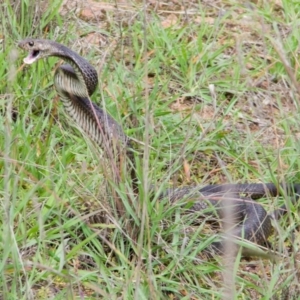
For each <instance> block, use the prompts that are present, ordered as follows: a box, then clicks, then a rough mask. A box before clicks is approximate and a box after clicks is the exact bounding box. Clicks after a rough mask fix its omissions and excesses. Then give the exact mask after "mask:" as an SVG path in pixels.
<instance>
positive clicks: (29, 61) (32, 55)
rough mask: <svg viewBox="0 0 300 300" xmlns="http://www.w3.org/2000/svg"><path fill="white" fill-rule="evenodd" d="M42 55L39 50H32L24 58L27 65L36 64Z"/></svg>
mask: <svg viewBox="0 0 300 300" xmlns="http://www.w3.org/2000/svg"><path fill="white" fill-rule="evenodd" d="M39 55H40V51H39V50H32V51H30V52H29V54H28V56H27V57H25V58H24V63H25V64H28V65H30V64H32V63H34V62H35V61H36V60H38V58H39Z"/></svg>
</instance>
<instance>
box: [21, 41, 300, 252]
mask: <svg viewBox="0 0 300 300" xmlns="http://www.w3.org/2000/svg"><path fill="white" fill-rule="evenodd" d="M18 46H19V47H20V48H21V49H23V50H26V51H28V52H29V54H28V56H27V57H26V58H25V59H24V62H25V63H26V64H32V63H34V62H35V61H37V60H39V59H41V58H47V57H50V56H55V57H58V58H61V59H63V60H64V61H66V62H67V63H68V64H64V65H61V66H60V67H58V68H57V70H56V72H55V75H54V85H55V88H56V91H57V93H58V94H59V96H60V98H61V101H62V103H63V105H64V109H65V111H66V113H67V114H68V115H69V116H70V117H71V118H72V119H73V121H74V122H75V123H76V124H77V125H78V126H79V127H80V128H81V129H82V130H83V131H84V132H85V133H86V134H87V135H88V136H89V137H90V138H91V140H93V141H94V142H95V143H96V144H97V145H98V146H99V147H101V148H102V149H103V150H104V152H105V153H107V154H109V155H111V157H116V158H117V160H118V159H119V157H120V156H121V155H122V153H125V154H126V156H129V157H131V159H132V152H131V151H130V149H131V143H130V139H129V138H128V137H127V136H126V134H125V133H124V131H123V129H122V127H121V126H120V125H119V124H118V123H117V122H116V121H115V120H114V119H113V118H112V117H111V116H110V115H109V114H108V113H106V112H105V111H104V110H102V109H101V108H99V107H98V106H97V105H96V104H94V103H93V102H92V101H91V99H90V97H91V95H92V94H93V93H94V91H95V89H96V88H97V86H98V74H97V72H96V70H95V69H94V68H93V67H92V66H91V65H90V64H89V63H88V61H87V60H85V59H84V58H83V57H81V56H80V55H78V54H77V53H76V52H74V51H72V50H71V49H69V48H67V47H66V46H64V45H62V44H59V43H57V42H54V41H51V40H43V39H32V38H28V39H25V40H22V41H20V42H19V44H18ZM112 150H113V151H112ZM124 151H125V152H124ZM281 191H283V194H284V196H286V195H288V196H293V197H296V198H297V199H298V196H295V195H299V194H300V184H288V185H282V186H281V187H278V186H276V185H275V184H273V183H266V184H255V183H254V184H225V185H208V186H205V187H202V188H201V187H182V188H176V189H168V190H167V191H165V192H164V193H163V195H161V198H162V197H168V198H169V200H170V202H171V203H174V202H177V201H178V200H181V199H187V200H188V201H193V202H192V203H193V205H192V207H191V208H190V211H192V212H196V211H197V212H199V211H200V212H201V211H203V210H205V209H206V208H207V207H209V206H213V207H214V208H215V210H216V211H217V214H218V215H219V217H220V218H223V217H224V211H225V207H226V205H227V204H226V203H227V202H228V201H227V200H226V198H228V199H230V200H234V207H233V209H232V212H231V216H233V220H232V221H233V223H234V224H235V225H236V226H235V228H234V230H233V235H234V236H237V237H243V238H244V239H246V240H249V241H253V242H256V243H257V244H258V245H266V243H267V239H268V237H269V235H270V234H271V231H272V226H271V216H270V215H269V214H267V212H266V211H265V209H264V208H263V207H262V205H260V204H259V203H257V202H255V201H254V200H255V199H259V198H262V197H264V196H267V195H268V196H277V195H279V194H280V192H281ZM231 203H232V201H231ZM213 246H214V248H215V249H216V250H217V251H218V252H222V248H223V242H214V243H213Z"/></svg>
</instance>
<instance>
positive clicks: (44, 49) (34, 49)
mask: <svg viewBox="0 0 300 300" xmlns="http://www.w3.org/2000/svg"><path fill="white" fill-rule="evenodd" d="M50 42H51V41H47V42H46V40H39V39H32V38H29V39H25V40H22V41H20V42H19V43H18V46H19V47H20V48H21V49H23V50H27V51H28V52H29V54H28V56H27V57H25V58H24V60H23V61H24V63H25V64H32V63H34V62H35V61H37V60H39V59H41V58H43V57H46V56H49V50H50V45H51V43H50Z"/></svg>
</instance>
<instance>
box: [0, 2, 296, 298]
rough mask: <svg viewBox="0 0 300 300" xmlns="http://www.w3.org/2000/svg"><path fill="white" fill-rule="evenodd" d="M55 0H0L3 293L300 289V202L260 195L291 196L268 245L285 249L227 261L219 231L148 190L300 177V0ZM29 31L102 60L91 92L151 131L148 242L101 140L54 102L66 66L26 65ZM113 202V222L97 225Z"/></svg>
mask: <svg viewBox="0 0 300 300" xmlns="http://www.w3.org/2000/svg"><path fill="white" fill-rule="evenodd" d="M46 2H47V1H46ZM48 2H49V3H45V1H40V0H36V1H26V0H16V1H9V0H3V1H2V3H1V4H0V14H1V28H0V39H1V44H0V46H1V48H2V49H1V50H2V51H0V59H1V62H2V64H1V66H0V112H1V113H0V118H1V122H0V145H1V148H0V151H1V152H0V171H1V173H0V174H1V176H0V203H1V206H0V211H1V215H2V218H1V221H0V228H1V235H0V236H1V238H0V255H1V257H2V260H1V262H0V273H1V278H0V286H1V288H0V295H1V296H0V298H1V299H66V298H67V299H109V298H110V299H221V298H223V299H249V298H252V299H298V298H299V296H300V291H299V276H300V274H299V259H300V257H299V228H298V227H297V224H299V213H298V212H299V204H298V203H295V204H293V203H291V202H290V201H289V200H290V199H288V198H285V199H283V198H278V199H271V198H270V199H268V198H267V199H262V200H261V203H263V205H264V206H265V208H266V209H267V210H268V211H272V210H273V209H274V208H277V207H279V206H280V205H281V204H282V203H283V202H287V203H288V204H289V208H290V209H289V214H288V216H287V217H286V218H282V219H281V220H280V221H279V222H274V227H275V234H274V236H273V237H272V239H271V242H272V244H273V245H274V247H275V248H276V249H278V250H279V251H280V253H281V254H282V256H281V258H280V259H278V260H277V261H271V260H266V259H264V260H263V259H260V258H253V259H252V260H251V261H250V260H245V259H242V258H241V256H240V255H238V256H237V257H236V259H235V261H234V263H233V264H232V265H231V266H228V265H226V263H224V260H223V258H222V257H215V258H214V259H213V260H212V259H207V258H206V257H205V256H203V254H202V252H201V251H202V250H203V249H204V248H205V247H206V246H207V245H208V244H209V243H210V242H211V241H212V239H213V237H214V236H215V234H214V232H212V231H211V229H210V226H206V225H205V223H204V222H203V223H200V224H198V225H195V224H194V221H195V218H196V217H197V216H191V215H186V214H183V213H182V209H180V207H179V206H176V205H174V206H170V204H169V203H168V202H167V201H158V200H157V196H154V197H150V196H149V195H148V194H149V193H148V192H147V186H149V185H150V184H153V183H155V186H156V187H157V189H158V190H160V191H162V190H163V189H165V188H167V187H169V186H184V185H195V184H197V185H201V186H203V185H207V184H211V183H225V182H283V181H286V182H298V181H300V173H299V170H300V168H299V165H300V160H299V155H300V150H299V149H300V147H299V137H300V136H299V132H300V125H299V124H300V117H299V92H300V85H299V83H297V82H298V80H299V74H298V73H299V72H298V69H299V59H298V56H299V40H300V30H299V26H300V24H299V19H300V4H299V3H298V1H290V0H282V1H254V2H251V3H250V2H249V3H247V4H241V2H240V1H235V0H231V1H230V0H226V1H221V3H220V2H218V1H213V2H212V3H208V2H206V1H199V3H198V1H175V0H174V1H166V3H162V2H161V1H157V2H156V1H151V2H150V1H149V3H148V1H145V3H142V2H140V1H138V0H136V1H135V2H133V1H132V2H130V3H129V1H128V3H127V2H126V4H124V2H120V3H118V2H114V1H112V2H108V1H107V2H104V1H102V2H93V1H90V2H87V4H85V7H84V8H82V9H79V10H78V9H76V6H74V8H72V7H71V8H69V7H68V9H67V8H66V5H71V4H70V3H69V4H68V1H67V4H66V3H65V4H64V5H62V3H61V1H60V0H56V1H48ZM50 2H51V3H50ZM73 2H74V1H72V3H73ZM75 2H76V1H75ZM75 2H74V3H75ZM78 5H79V3H78ZM89 8H91V9H90V10H89ZM27 36H33V37H39V38H48V39H53V40H56V41H58V42H60V43H63V44H65V45H68V46H69V47H70V48H72V49H74V50H75V51H77V52H79V53H81V55H82V56H84V57H86V58H87V59H88V60H89V61H90V62H91V63H92V64H93V65H94V66H96V68H97V70H98V71H99V76H100V84H99V90H98V91H97V93H96V94H95V95H93V100H94V101H95V102H96V103H98V104H99V105H100V106H101V107H103V108H105V109H106V110H107V111H108V112H109V113H110V114H111V115H112V116H113V117H114V118H115V119H116V120H118V122H120V124H122V125H123V128H124V130H125V131H126V133H127V134H128V135H129V136H130V137H132V138H133V139H135V140H136V141H139V142H137V143H136V144H137V148H138V150H137V151H139V152H140V153H142V155H143V157H144V158H143V159H141V160H138V168H139V177H140V180H141V181H142V182H143V184H142V185H141V187H140V195H139V199H138V201H139V203H140V204H141V205H136V207H128V215H130V216H131V217H133V218H136V223H137V224H138V225H139V226H140V227H139V228H140V231H139V237H138V241H137V245H136V244H135V243H133V242H132V241H131V240H130V238H129V237H128V236H127V235H126V234H124V231H123V230H122V228H123V226H124V223H125V222H126V220H124V219H121V220H118V219H117V218H114V215H113V209H112V208H111V207H106V206H105V205H104V203H106V198H107V197H109V194H107V189H106V185H107V183H106V180H107V177H106V175H107V174H106V172H105V171H106V170H107V165H106V164H105V162H103V159H102V158H101V157H102V156H101V153H100V152H99V149H97V148H96V147H95V146H94V145H93V144H92V143H91V142H90V141H89V140H88V138H86V137H85V136H84V135H82V134H81V133H80V131H79V130H78V129H76V128H74V127H73V126H71V125H70V122H69V120H68V118H67V117H66V116H65V114H64V110H63V108H62V107H61V105H59V101H57V100H58V99H57V97H56V93H55V90H54V88H53V74H54V69H55V67H56V64H57V62H58V60H57V59H55V58H51V59H48V60H43V61H41V62H39V63H37V64H35V65H32V66H24V65H23V63H22V59H23V57H25V56H26V55H27V54H24V53H20V54H19V55H18V52H17V49H16V42H17V41H18V40H20V39H22V38H24V37H27ZM128 181H129V178H128ZM127 183H128V182H126V181H125V182H123V183H122V184H121V186H120V187H118V188H117V189H118V192H119V193H120V194H122V192H124V191H125V187H126V185H127ZM145 187H146V189H145ZM157 195H158V193H157ZM106 210H107V211H108V213H107V214H108V215H109V218H111V222H110V223H109V224H106V223H92V222H91V219H92V218H93V217H94V216H96V215H97V214H99V213H100V212H99V211H101V212H103V211H106Z"/></svg>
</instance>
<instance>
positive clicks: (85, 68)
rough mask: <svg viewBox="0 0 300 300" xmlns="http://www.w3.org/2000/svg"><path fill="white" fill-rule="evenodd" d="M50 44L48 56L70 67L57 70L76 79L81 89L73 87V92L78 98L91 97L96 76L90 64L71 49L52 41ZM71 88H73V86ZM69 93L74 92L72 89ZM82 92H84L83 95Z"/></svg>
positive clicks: (95, 84) (95, 86) (96, 83)
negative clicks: (62, 61)
mask: <svg viewBox="0 0 300 300" xmlns="http://www.w3.org/2000/svg"><path fill="white" fill-rule="evenodd" d="M50 42H51V44H50V48H49V53H48V56H55V57H59V58H61V59H63V60H64V61H65V62H67V63H68V64H69V65H70V66H71V67H70V66H69V65H63V66H61V67H60V68H59V70H62V71H63V72H65V73H66V75H68V76H69V77H70V78H76V77H77V79H78V82H80V85H81V87H80V88H81V89H80V90H79V91H78V87H79V86H76V87H75V90H77V91H78V96H82V97H88V96H91V95H92V94H93V93H94V92H95V90H96V88H97V86H98V74H97V71H96V70H95V68H94V67H93V66H92V65H90V63H89V62H88V61H87V60H86V59H84V58H83V57H81V56H80V55H79V54H77V53H76V52H74V51H72V50H71V49H69V48H67V47H66V46H64V45H61V44H59V43H56V42H53V41H50ZM83 83H84V84H83ZM71 87H72V88H74V86H71ZM71 91H72V92H74V89H72V90H71ZM84 92H86V93H85V95H84Z"/></svg>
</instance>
